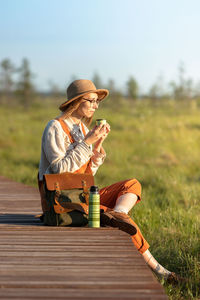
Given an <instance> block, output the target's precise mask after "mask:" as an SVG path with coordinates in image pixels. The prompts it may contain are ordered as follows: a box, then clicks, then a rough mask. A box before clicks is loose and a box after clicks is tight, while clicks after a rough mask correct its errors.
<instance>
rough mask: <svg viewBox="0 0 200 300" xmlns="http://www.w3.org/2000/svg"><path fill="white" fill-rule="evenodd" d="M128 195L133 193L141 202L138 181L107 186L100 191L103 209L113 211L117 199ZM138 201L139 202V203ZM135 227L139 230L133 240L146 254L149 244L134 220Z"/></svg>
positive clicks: (125, 181)
mask: <svg viewBox="0 0 200 300" xmlns="http://www.w3.org/2000/svg"><path fill="white" fill-rule="evenodd" d="M126 193H133V194H135V195H137V196H138V201H140V200H141V184H140V183H139V181H137V180H136V179H129V180H123V181H119V182H117V183H114V184H112V185H109V186H106V187H104V188H102V189H101V190H100V203H101V209H104V211H106V210H107V209H108V208H111V209H113V208H114V206H115V203H116V201H117V198H119V197H120V196H121V195H124V194H126ZM138 201H137V202H138ZM132 222H133V225H134V226H135V227H136V228H137V233H136V234H135V235H133V236H131V239H132V241H133V243H134V245H135V246H136V248H137V249H138V251H139V252H140V253H144V252H145V251H146V250H147V249H148V248H149V244H148V243H147V241H146V240H145V238H144V237H143V235H142V233H141V231H140V229H139V227H138V226H137V224H136V223H135V222H134V221H133V220H132Z"/></svg>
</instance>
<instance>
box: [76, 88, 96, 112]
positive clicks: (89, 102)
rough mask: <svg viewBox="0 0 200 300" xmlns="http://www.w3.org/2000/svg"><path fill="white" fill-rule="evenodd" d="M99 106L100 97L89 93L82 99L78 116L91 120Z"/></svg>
mask: <svg viewBox="0 0 200 300" xmlns="http://www.w3.org/2000/svg"><path fill="white" fill-rule="evenodd" d="M98 106H99V104H98V95H97V94H96V93H89V94H87V95H85V96H84V97H83V98H82V102H81V104H80V105H79V107H78V109H77V114H78V115H79V116H80V117H86V118H91V117H92V116H93V114H94V112H95V110H96V109H97V108H98Z"/></svg>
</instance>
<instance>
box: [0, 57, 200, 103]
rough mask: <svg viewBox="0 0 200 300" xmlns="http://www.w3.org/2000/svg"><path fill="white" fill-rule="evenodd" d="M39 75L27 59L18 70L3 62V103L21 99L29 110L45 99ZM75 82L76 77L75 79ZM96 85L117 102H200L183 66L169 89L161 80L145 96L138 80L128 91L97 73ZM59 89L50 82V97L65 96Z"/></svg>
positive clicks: (130, 83) (0, 94) (128, 85)
mask: <svg viewBox="0 0 200 300" xmlns="http://www.w3.org/2000/svg"><path fill="white" fill-rule="evenodd" d="M34 77H35V75H34V74H33V73H32V71H31V68H30V62H29V60H28V59H27V58H24V59H22V62H21V65H20V66H19V67H16V66H14V64H13V63H12V62H11V60H10V59H9V58H5V59H3V60H2V61H1V62H0V99H2V98H4V99H9V98H13V97H15V98H17V99H18V100H19V101H20V103H21V104H22V105H24V106H25V107H26V106H27V107H28V106H29V105H30V104H31V102H32V100H33V98H34V97H35V96H36V95H40V96H42V93H41V92H40V91H38V90H37V87H36V86H35V84H34ZM74 78H75V77H74ZM92 81H93V82H94V84H95V85H96V87H97V88H102V87H106V88H107V89H108V90H109V91H110V96H111V97H113V98H127V99H130V100H132V101H136V100H137V99H142V98H148V99H153V100H161V99H175V100H179V101H183V100H190V99H196V98H200V83H197V84H194V82H193V80H192V79H191V78H187V76H186V72H185V67H184V64H183V63H180V64H179V66H178V75H177V80H176V81H175V80H174V81H170V82H169V83H168V84H167V88H166V86H164V83H163V77H162V76H159V77H158V79H157V81H156V82H155V83H154V84H153V85H152V86H151V87H150V89H149V91H148V92H147V93H143V94H142V93H141V90H140V86H139V83H138V82H137V80H136V79H135V77H134V76H129V78H128V80H127V82H126V88H125V89H124V90H123V91H122V90H121V89H119V88H118V87H117V86H116V84H115V81H114V80H113V79H109V80H108V82H107V83H103V82H102V80H101V78H100V76H99V74H98V73H95V74H94V76H93V78H92ZM62 94H63V92H62V91H60V89H59V87H58V86H57V85H56V84H54V83H53V82H52V81H49V93H48V96H52V97H54V96H55V95H58V96H59V95H62Z"/></svg>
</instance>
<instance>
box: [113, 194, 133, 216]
mask: <svg viewBox="0 0 200 300" xmlns="http://www.w3.org/2000/svg"><path fill="white" fill-rule="evenodd" d="M137 199H138V196H137V195H135V194H133V193H126V194H124V195H121V196H120V197H119V198H117V201H116V203H115V207H114V208H113V209H114V211H117V212H122V213H125V214H128V212H129V211H130V210H131V208H132V207H133V206H134V205H135V203H136V202H137Z"/></svg>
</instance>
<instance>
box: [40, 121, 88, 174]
mask: <svg viewBox="0 0 200 300" xmlns="http://www.w3.org/2000/svg"><path fill="white" fill-rule="evenodd" d="M51 122H52V123H51V124H49V126H47V127H46V129H45V131H44V134H43V138H42V147H43V151H44V153H45V155H46V158H47V160H48V162H49V167H48V170H47V173H62V172H75V171H76V170H78V169H80V168H81V167H82V166H83V165H84V164H85V163H86V162H87V161H88V160H89V159H90V158H91V157H92V156H93V152H92V150H91V149H90V147H88V146H87V144H86V143H85V142H84V141H82V142H80V143H73V144H71V142H70V140H69V137H68V136H67V135H66V134H65V133H64V132H63V130H62V127H61V125H60V124H59V122H58V121H55V120H54V121H51Z"/></svg>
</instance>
